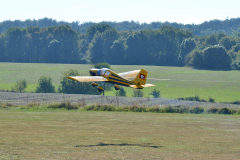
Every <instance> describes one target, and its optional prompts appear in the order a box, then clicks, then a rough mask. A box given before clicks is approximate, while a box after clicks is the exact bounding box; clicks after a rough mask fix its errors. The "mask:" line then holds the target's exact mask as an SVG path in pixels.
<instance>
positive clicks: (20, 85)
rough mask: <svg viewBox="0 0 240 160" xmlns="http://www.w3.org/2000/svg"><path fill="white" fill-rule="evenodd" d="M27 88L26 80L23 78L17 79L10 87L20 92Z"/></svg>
mask: <svg viewBox="0 0 240 160" xmlns="http://www.w3.org/2000/svg"><path fill="white" fill-rule="evenodd" d="M26 88H27V81H26V80H25V79H23V80H17V82H16V83H15V85H14V87H12V91H16V92H22V91H24V90H25V89H26Z"/></svg>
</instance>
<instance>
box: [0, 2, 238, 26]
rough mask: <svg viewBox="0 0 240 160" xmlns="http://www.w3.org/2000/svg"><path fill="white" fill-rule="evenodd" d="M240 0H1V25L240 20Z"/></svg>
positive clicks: (187, 22)
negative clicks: (21, 22) (33, 21)
mask: <svg viewBox="0 0 240 160" xmlns="http://www.w3.org/2000/svg"><path fill="white" fill-rule="evenodd" d="M239 6H240V0H0V22H2V21H4V20H26V19H36V20H37V19H41V18H44V17H48V18H52V19H56V20H57V21H62V20H63V21H68V22H72V21H79V22H80V23H82V22H89V21H92V22H101V21H114V22H121V21H132V20H134V21H139V22H140V23H142V22H146V23H151V22H153V21H155V22H156V21H159V22H165V21H169V22H177V23H183V24H192V23H195V24H199V23H202V22H204V21H209V20H213V19H219V20H225V19H226V18H227V17H228V18H229V19H230V18H237V17H240V9H239V8H240V7H239Z"/></svg>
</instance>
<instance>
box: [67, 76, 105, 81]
mask: <svg viewBox="0 0 240 160" xmlns="http://www.w3.org/2000/svg"><path fill="white" fill-rule="evenodd" d="M67 78H68V79H72V80H75V81H79V82H101V81H102V82H103V81H107V80H106V79H105V78H103V77H102V76H74V77H72V76H69V77H67Z"/></svg>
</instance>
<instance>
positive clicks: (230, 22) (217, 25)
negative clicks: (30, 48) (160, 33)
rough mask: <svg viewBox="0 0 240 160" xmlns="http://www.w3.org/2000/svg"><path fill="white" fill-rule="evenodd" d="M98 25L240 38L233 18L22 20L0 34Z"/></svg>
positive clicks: (239, 23)
mask: <svg viewBox="0 0 240 160" xmlns="http://www.w3.org/2000/svg"><path fill="white" fill-rule="evenodd" d="M97 24H108V25H110V26H112V27H114V28H115V29H116V30H118V31H129V30H132V31H141V30H144V29H147V30H156V29H159V28H161V27H162V26H171V27H174V28H179V29H183V30H188V31H191V32H192V33H193V34H194V35H195V36H200V35H209V34H212V33H215V34H217V33H219V32H223V33H226V34H228V35H233V36H240V35H239V32H240V18H232V19H226V20H216V19H215V20H211V21H205V22H203V23H202V24H198V25H196V24H181V23H176V22H174V23H171V22H152V23H150V24H147V23H139V22H134V21H131V22H129V21H123V22H100V23H94V22H85V23H80V22H79V21H76V22H71V23H69V22H64V21H59V22H58V21H56V20H54V19H51V18H43V19H39V20H35V19H34V20H30V19H27V20H25V21H20V20H15V21H11V20H6V21H3V22H0V32H2V33H5V32H6V31H7V30H8V29H9V28H11V27H19V28H27V27H30V26H32V27H37V26H38V27H40V28H43V27H50V26H60V25H69V26H71V27H72V28H73V29H74V30H75V31H77V32H79V33H86V31H87V30H88V28H89V27H91V26H93V25H97Z"/></svg>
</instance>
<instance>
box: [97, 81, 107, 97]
mask: <svg viewBox="0 0 240 160" xmlns="http://www.w3.org/2000/svg"><path fill="white" fill-rule="evenodd" d="M105 84H106V83H104V84H103V85H102V86H99V87H98V88H97V89H98V91H99V92H103V95H104V88H105V87H104V86H105Z"/></svg>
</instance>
